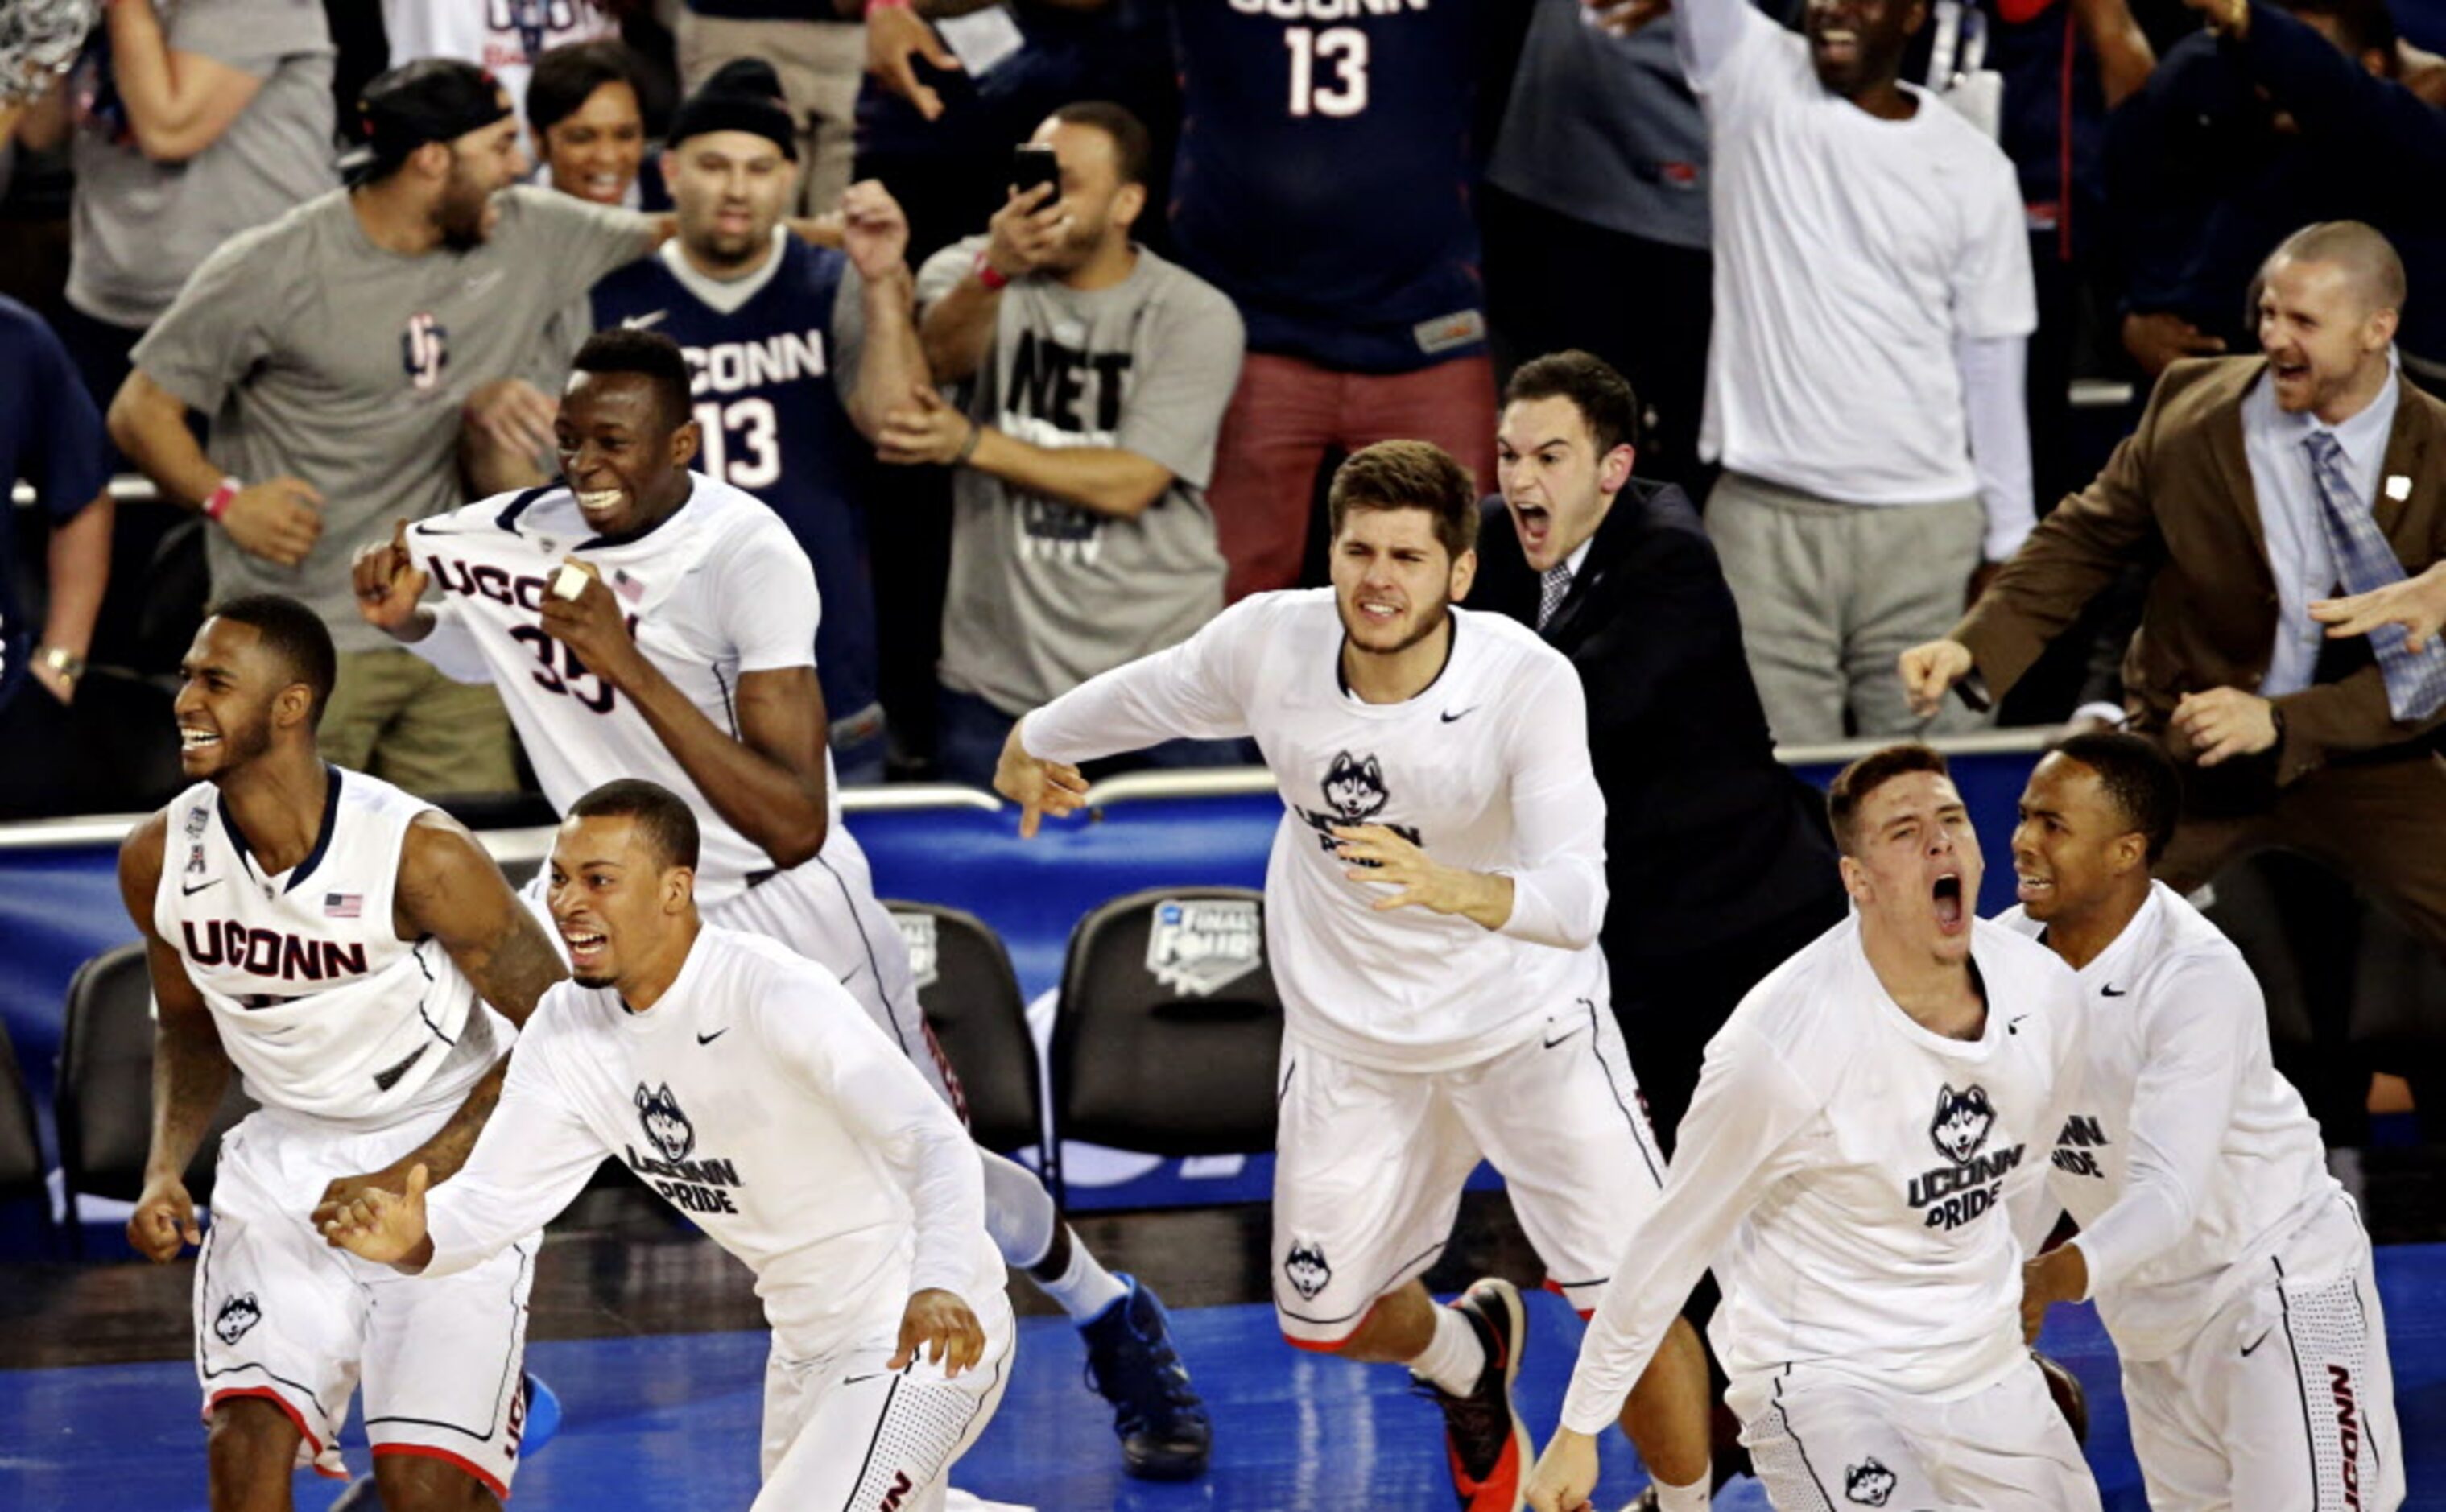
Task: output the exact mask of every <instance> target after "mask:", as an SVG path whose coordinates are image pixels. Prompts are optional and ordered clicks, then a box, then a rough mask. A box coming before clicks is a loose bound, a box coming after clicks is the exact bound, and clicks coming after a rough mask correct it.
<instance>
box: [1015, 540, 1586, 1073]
mask: <svg viewBox="0 0 2446 1512" xmlns="http://www.w3.org/2000/svg"><path fill="white" fill-rule="evenodd" d="M1452 615H1453V640H1452V655H1451V658H1450V660H1449V661H1448V662H1447V663H1446V664H1445V666H1444V669H1443V671H1442V672H1441V673H1439V675H1438V676H1437V678H1436V680H1435V681H1434V682H1433V683H1431V684H1429V685H1428V686H1427V688H1426V689H1425V690H1422V691H1421V692H1420V693H1419V694H1418V696H1416V697H1414V698H1411V699H1409V700H1407V701H1405V702H1403V703H1399V704H1368V703H1363V702H1361V701H1360V700H1359V699H1358V698H1356V697H1355V696H1353V695H1352V694H1351V693H1350V692H1349V691H1348V690H1345V688H1344V687H1343V686H1342V673H1341V654H1342V638H1343V632H1342V621H1341V618H1340V616H1339V614H1337V613H1336V611H1335V608H1334V601H1333V594H1332V591H1331V590H1329V589H1315V590H1309V591H1306V592H1296V593H1277V594H1259V595H1254V596H1251V597H1250V598H1246V599H1243V600H1242V601H1241V602H1239V603H1238V604H1235V605H1233V606H1232V608H1231V609H1229V610H1226V611H1225V612H1224V613H1223V614H1220V615H1218V616H1216V617H1215V618H1214V620H1212V621H1211V622H1209V623H1208V624H1207V625H1206V627H1205V628H1204V629H1202V630H1200V631H1199V632H1198V633H1196V634H1195V636H1193V637H1191V638H1190V639H1189V640H1187V641H1185V642H1183V643H1182V644H1180V645H1178V646H1175V647H1173V648H1172V649H1170V650H1168V651H1163V652H1157V653H1156V654H1155V655H1152V656H1148V657H1145V658H1142V659H1141V660H1138V661H1136V662H1133V663H1131V664H1130V665H1128V666H1126V667H1120V668H1116V669H1115V670H1114V671H1109V672H1106V673H1104V674H1103V675H1101V676H1100V677H1095V678H1092V679H1090V680H1089V681H1087V682H1085V683H1082V684H1081V685H1080V686H1079V687H1078V688H1075V689H1073V690H1070V691H1069V692H1067V693H1064V694H1063V696H1061V697H1060V698H1057V699H1055V700H1054V701H1053V702H1052V703H1050V704H1047V705H1045V706H1044V708H1043V709H1038V710H1036V711H1035V712H1034V713H1032V714H1029V715H1028V716H1027V718H1026V721H1025V725H1024V727H1023V730H1022V739H1023V741H1024V743H1025V746H1026V747H1027V750H1028V752H1029V753H1030V754H1031V755H1034V756H1038V757H1042V758H1047V759H1050V760H1054V761H1066V762H1079V761H1087V760H1091V759H1093V758H1095V757H1099V756H1108V755H1112V754H1114V753H1116V752H1120V751H1126V750H1135V749H1138V748H1139V747H1145V746H1152V745H1155V744H1157V742H1160V741H1165V740H1171V739H1175V738H1176V737H1181V736H1189V737H1195V738H1198V739H1226V738H1236V737H1239V736H1244V735H1253V736H1255V737H1256V741H1257V745H1258V747H1259V748H1260V749H1261V750H1263V752H1264V753H1265V759H1266V765H1268V766H1269V767H1270V768H1271V769H1272V771H1273V774H1274V781H1275V783H1276V784H1277V785H1278V786H1279V788H1280V790H1281V793H1282V799H1283V809H1284V812H1283V822H1282V826H1281V827H1280V828H1279V829H1277V830H1276V831H1275V832H1274V845H1273V851H1272V854H1271V855H1270V857H1269V859H1268V860H1267V863H1266V942H1267V947H1268V949H1269V951H1270V954H1271V955H1272V964H1273V972H1274V980H1275V984H1276V986H1277V987H1279V988H1280V990H1281V992H1282V997H1283V1005H1284V1009H1285V1013H1286V1017H1287V1020H1288V1023H1289V1028H1290V1030H1292V1032H1294V1033H1296V1034H1299V1035H1302V1036H1305V1037H1307V1038H1308V1039H1310V1040H1313V1041H1315V1042H1316V1043H1318V1044H1320V1045H1322V1046H1323V1047H1324V1048H1325V1049H1327V1050H1330V1051H1331V1052H1332V1053H1334V1054H1336V1055H1339V1056H1341V1057H1343V1058H1345V1059H1347V1060H1351V1061H1355V1062H1357V1063H1359V1064H1361V1065H1365V1066H1375V1067H1382V1068H1390V1069H1396V1070H1413V1071H1432V1070H1442V1069H1449V1068H1454V1067H1458V1066H1465V1065H1470V1064H1473V1063H1475V1062H1477V1061H1480V1060H1483V1059H1485V1058H1486V1057H1487V1056H1489V1055H1492V1054H1495V1053H1497V1052H1499V1051H1501V1050H1503V1049H1508V1048H1509V1047H1511V1046H1512V1045H1514V1044H1515V1043H1517V1042H1518V1041H1519V1040H1520V1039H1521V1038H1523V1037H1524V1036H1526V1035H1528V1034H1531V1033H1534V1032H1536V1030H1537V1029H1538V1027H1539V1026H1540V1025H1542V1024H1543V1023H1544V1022H1545V1015H1546V1014H1547V1013H1548V1012H1549V1011H1552V1008H1553V1007H1554V1006H1555V1005H1556V1004H1557V1003H1569V1002H1571V1000H1573V999H1575V998H1580V997H1588V998H1591V999H1594V1000H1596V1001H1599V1002H1603V1001H1604V1000H1605V994H1606V992H1607V982H1606V966H1605V957H1604V955H1603V954H1601V953H1600V952H1599V951H1598V950H1597V948H1596V938H1597V930H1598V927H1599V926H1600V925H1601V924H1602V923H1603V922H1604V921H1605V906H1606V879H1605V798H1604V795H1603V794H1602V793H1600V792H1599V791H1598V789H1597V783H1596V774H1595V772H1594V770H1593V769H1592V768H1591V766H1590V762H1589V740H1588V704H1587V700H1586V698H1585V696H1584V695H1583V694H1582V692H1581V690H1580V680H1579V676H1578V674H1577V673H1575V672H1574V671H1572V670H1571V662H1570V661H1569V660H1567V659H1566V658H1565V657H1564V656H1563V655H1562V653H1561V652H1557V651H1555V650H1554V649H1553V648H1552V647H1551V646H1548V645H1547V644H1546V643H1545V642H1544V641H1542V640H1540V639H1538V638H1537V636H1536V635H1535V633H1533V632H1531V631H1529V630H1528V629H1526V628H1524V627H1523V626H1521V625H1519V624H1516V623H1515V622H1514V621H1512V620H1510V619H1507V618H1504V617H1502V616H1501V615H1493V614H1471V613H1470V612H1469V611H1467V610H1462V609H1456V610H1454V611H1452ZM1355 824H1385V825H1389V826H1391V827H1393V828H1394V829H1396V830H1398V831H1400V832H1401V833H1402V834H1403V835H1404V836H1405V837H1407V838H1408V839H1409V840H1410V841H1412V842H1413V843H1415V844H1417V845H1419V846H1420V847H1421V849H1423V850H1424V851H1425V852H1426V853H1427V855H1428V856H1429V857H1430V858H1431V859H1433V860H1436V861H1438V862H1439V863H1441V864H1443V865H1447V866H1458V867H1462V868H1465V869H1467V870H1470V871H1478V872H1502V873H1506V874H1508V875H1509V876H1510V877H1511V879H1512V885H1513V903H1512V917H1510V918H1509V919H1507V920H1506V921H1505V923H1504V925H1503V928H1502V929H1501V930H1500V931H1499V932H1492V931H1489V930H1486V929H1484V928H1482V927H1481V926H1479V925H1477V924H1476V923H1473V922H1471V921H1470V920H1468V919H1466V918H1461V917H1454V916H1448V915H1442V914H1434V913H1430V912H1428V911H1427V910H1425V909H1423V908H1416V907H1412V908H1402V909H1395V910H1391V911H1389V912H1385V913H1378V912H1376V911H1375V910H1374V909H1373V907H1372V906H1371V905H1372V904H1373V903H1374V902H1375V900H1376V899H1377V898H1382V897H1383V896H1385V894H1386V891H1387V888H1386V887H1385V886H1384V885H1383V884H1377V883H1367V882H1353V881H1350V880H1348V879H1346V878H1345V876H1344V875H1343V874H1344V873H1345V871H1347V870H1348V869H1349V868H1350V866H1351V863H1350V862H1348V861H1345V860H1341V859H1339V858H1337V857H1336V856H1335V855H1334V854H1333V847H1334V845H1335V844H1336V843H1337V842H1336V841H1335V840H1334V838H1333V836H1332V834H1331V833H1330V829H1331V826H1334V825H1355Z"/></svg>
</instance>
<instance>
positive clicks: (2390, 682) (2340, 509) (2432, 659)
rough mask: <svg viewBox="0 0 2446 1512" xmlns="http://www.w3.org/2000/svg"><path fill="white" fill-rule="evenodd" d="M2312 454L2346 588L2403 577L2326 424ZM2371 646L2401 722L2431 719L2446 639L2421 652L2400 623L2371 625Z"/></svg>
mask: <svg viewBox="0 0 2446 1512" xmlns="http://www.w3.org/2000/svg"><path fill="white" fill-rule="evenodd" d="M2302 449H2303V450H2304V451H2305V452H2307V453H2309V455H2310V479H2311V481H2312V482H2315V483H2317V484H2318V485H2319V519H2320V520H2321V522H2322V523H2324V525H2325V526H2326V529H2327V547H2328V549H2329V550H2330V551H2332V552H2334V553H2335V556H2336V572H2337V576H2340V577H2342V578H2343V585H2344V591H2345V592H2346V593H2353V594H2365V593H2368V592H2370V591H2371V590H2372V589H2375V588H2383V587H2385V586H2386V585H2387V584H2389V583H2399V582H2401V581H2403V578H2404V572H2403V563H2402V561H2401V560H2399V558H2397V557H2396V555H2395V549H2394V548H2393V547H2391V546H2389V545H2388V544H2387V543H2386V537H2385V536H2384V535H2382V534H2381V533H2380V530H2379V528H2378V519H2377V517H2376V516H2374V515H2372V514H2371V513H2370V509H2369V506H2368V505H2367V504H2365V503H2363V502H2362V501H2361V499H2360V497H2359V496H2357V495H2356V494H2354V492H2353V485H2352V482H2351V480H2349V479H2347V478H2346V477H2345V476H2344V456H2343V447H2342V446H2340V445H2338V444H2336V438H2335V437H2334V436H2333V435H2331V434H2330V433H2328V432H2326V431H2324V430H2314V431H2312V432H2311V433H2310V434H2309V435H2308V436H2307V437H2305V438H2304V440H2303V442H2302ZM2369 639H2370V646H2371V649H2372V650H2374V651H2376V652H2378V667H2379V672H2380V675H2381V676H2383V677H2385V679H2386V705H2387V709H2388V711H2389V712H2391V713H2393V714H2394V715H2395V717H2396V719H2397V720H2398V722H2399V723H2404V724H2409V723H2411V722H2413V721H2415V720H2421V719H2427V718H2428V717H2429V716H2430V715H2432V714H2434V713H2436V712H2437V710H2438V709H2439V707H2440V706H2446V640H2439V639H2436V638H2433V639H2432V640H2431V641H2430V643H2429V649H2428V650H2427V651H2425V652H2420V653H2418V654H2415V653H2414V652H2411V651H2409V650H2407V649H2406V648H2405V646H2404V643H2403V642H2404V629H2403V627H2402V626H2401V625H2381V626H2380V627H2379V628H2378V629H2376V630H2374V631H2371V632H2370V635H2369Z"/></svg>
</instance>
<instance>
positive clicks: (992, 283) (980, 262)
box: [969, 247, 1010, 293]
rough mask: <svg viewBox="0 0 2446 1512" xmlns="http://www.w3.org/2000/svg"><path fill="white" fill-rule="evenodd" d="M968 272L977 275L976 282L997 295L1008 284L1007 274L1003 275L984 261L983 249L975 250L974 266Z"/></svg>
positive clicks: (999, 270)
mask: <svg viewBox="0 0 2446 1512" xmlns="http://www.w3.org/2000/svg"><path fill="white" fill-rule="evenodd" d="M969 272H970V273H972V274H976V275H977V282H979V283H981V284H983V285H985V286H986V287H987V288H988V289H991V290H994V291H995V292H997V293H999V292H1000V291H1001V290H1002V289H1003V287H1004V286H1005V285H1007V284H1008V283H1009V282H1010V275H1009V274H1006V273H1004V272H1003V271H1002V270H1001V269H999V268H996V267H995V266H994V265H993V264H992V263H990V262H988V261H987V260H986V252H985V249H984V248H983V247H980V248H978V249H977V260H976V263H975V264H974V266H972V267H970V268H969Z"/></svg>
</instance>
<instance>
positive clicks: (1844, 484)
mask: <svg viewBox="0 0 2446 1512" xmlns="http://www.w3.org/2000/svg"><path fill="white" fill-rule="evenodd" d="M1675 28H1676V29H1675V33H1674V35H1675V40H1676V43H1677V45H1678V46H1679V47H1680V49H1681V53H1682V62H1683V67H1684V70H1685V71H1686V72H1687V73H1688V74H1689V77H1690V83H1691V86H1692V87H1693V88H1694V89H1695V90H1697V92H1698V94H1699V98H1700V102H1701V104H1703V106H1704V107H1705V110H1706V115H1707V125H1708V132H1709V141H1710V144H1711V151H1712V153H1713V155H1714V156H1713V162H1714V167H1715V172H1714V175H1713V178H1712V180H1711V184H1712V187H1711V188H1710V190H1709V200H1708V203H1709V207H1710V209H1711V211H1712V212H1713V214H1714V217H1715V225H1716V273H1715V304H1716V326H1715V339H1714V341H1713V342H1712V343H1710V345H1709V347H1708V351H1707V403H1706V411H1705V416H1704V420H1703V425H1702V430H1701V437H1700V449H1701V451H1702V453H1703V455H1705V456H1707V457H1709V458H1715V459H1720V460H1722V463H1723V464H1724V465H1725V466H1726V467H1729V468H1732V469H1734V470H1736V471H1739V472H1744V473H1748V474H1751V475H1753V476H1755V477H1759V478H1763V479H1766V480H1767V481H1769V482H1777V483H1781V484H1783V485H1785V486H1786V487H1790V488H1798V489H1802V490H1805V491H1806V492H1809V493H1812V494H1816V495H1818V496H1820V497H1822V498H1827V499H1835V500H1841V501H1845V502H1848V503H1859V504H1925V503H1935V502H1940V501H1946V500H1953V499H1966V498H1968V497H1970V496H1971V495H1972V494H1973V493H1974V492H1976V491H1979V485H1980V482H1981V480H1980V477H1979V473H1978V471H1977V470H1974V467H1973V463H1972V457H1971V445H1970V435H1969V432H1968V430H1967V426H1966V419H1965V393H1964V381H1963V375H1962V371H1961V367H1960V359H1959V353H1958V349H1959V348H1960V346H1961V345H1962V344H1963V343H1964V342H1974V343H1975V342H1980V341H1984V340H1989V339H1993V338H2012V337H2025V336H2027V335H2028V334H2029V333H2030V331H2033V330H2035V329H2037V326H2038V305H2037V299H2036V296H2035V294H2034V293H2033V290H2032V284H2031V276H2030V257H2029V245H2028V233H2027V230H2026V229H2025V226H2024V223H2023V209H2022V195H2021V190H2020V187H2019V185H2018V184H2017V182H2016V181H2015V179H2014V176H2013V165H2012V163H2011V161H2009V160H2008V159H2006V158H2005V156H2004V152H2003V151H2002V150H2000V149H1999V148H1998V147H1997V145H1996V143H1995V142H1991V141H1989V140H1988V139H1987V137H1986V136H1985V134H1983V133H1982V132H1981V131H1980V130H1979V128H1978V127H1976V126H1974V125H1972V124H1971V123H1969V122H1968V121H1966V120H1965V119H1964V118H1963V117H1962V116H1961V115H1960V114H1959V113H1957V112H1956V111H1954V110H1952V109H1951V108H1949V107H1947V105H1945V104H1943V103H1942V102H1940V101H1939V100H1937V98H1936V97H1935V96H1933V95H1931V94H1929V93H1928V92H1927V91H1925V90H1922V89H1918V88H1916V87H1914V86H1912V85H1904V87H1905V88H1906V89H1908V90H1910V93H1911V95H1912V97H1913V98H1914V99H1916V100H1917V101H1918V102H1919V109H1918V111H1917V113H1916V114H1914V115H1913V116H1912V117H1911V118H1910V119H1909V120H1907V121H1884V120H1880V119H1878V118H1877V117H1874V116H1872V115H1870V114H1869V113H1868V112H1867V111H1865V110H1862V109H1860V108H1859V107H1858V106H1856V105H1853V104H1851V103H1850V102H1849V101H1847V100H1845V99H1843V98H1842V97H1841V96H1839V95H1835V94H1833V93H1830V92H1829V91H1828V90H1827V89H1826V88H1825V86H1824V85H1820V84H1819V83H1818V82H1817V76H1816V71H1815V70H1814V69H1813V68H1812V67H1811V66H1810V62H1809V48H1808V44H1807V42H1806V41H1805V40H1803V39H1802V38H1801V37H1799V36H1797V35H1795V34H1794V33H1792V32H1789V31H1786V30H1784V29H1783V28H1781V27H1778V26H1777V25H1776V24H1775V23H1774V22H1773V21H1771V20H1769V19H1767V18H1766V17H1765V16H1763V15H1761V14H1759V12H1758V11H1757V10H1756V9H1752V7H1751V5H1750V4H1749V0H1682V3H1681V4H1680V5H1679V6H1677V8H1676V10H1675ZM2011 355H2012V356H2013V357H2014V358H2016V359H2017V358H2018V356H2019V352H2018V350H2015V351H2013V352H2012V353H2011ZM2008 376H2009V378H2010V379H2011V380H2012V392H2013V394H2014V395H2015V396H2016V397H2014V398H2012V399H2011V401H2010V403H2011V406H2013V407H2014V408H2016V409H2018V406H2019V399H2018V397H2017V396H2018V392H2019V383H2018V379H2019V373H2018V372H2014V373H2011V374H2009V375H2008ZM2014 418H2015V420H2016V422H2017V423H2018V416H2015V417H2014ZM2004 430H2005V431H2006V432H2007V433H2008V436H2007V438H2006V439H2005V440H2000V441H1997V442H1991V443H1990V446H1991V449H1996V450H2004V449H2007V442H2008V440H2009V434H2010V433H2011V432H2012V430H2013V427H2012V426H2011V425H2006V426H2004ZM1991 460H1995V461H1999V462H2005V463H2009V462H2010V461H2011V460H2012V459H2008V458H1996V459H1991ZM2018 461H2019V466H2020V476H2019V479H2018V482H2006V481H2004V480H2001V479H2000V480H1997V486H1998V487H2000V488H2004V489H2007V490H2008V491H2009V489H2010V488H2012V487H2016V486H2017V487H2018V491H2019V492H2018V500H2017V501H2013V502H2011V503H2010V504H2003V502H2002V501H2000V500H1998V499H1996V498H1993V497H1991V498H1990V499H1989V500H1988V508H1989V512H1990V514H1991V516H1995V515H1998V514H1999V513H2000V512H2010V513H2017V514H2018V517H2019V518H2018V520H2000V519H1991V520H1990V529H1989V532H1988V554H1989V557H1990V558H1991V559H1997V553H1998V550H1999V548H2000V546H2001V548H2002V551H2003V553H2004V555H2010V553H2011V550H2012V547H2013V546H2014V545H2017V544H2018V543H2019V540H2020V538H2021V536H2022V535H2024V534H2026V533H2027V531H2028V529H2029V514H2030V502H2029V478H2028V454H2027V440H2026V435H2025V434H2024V435H2023V439H2022V440H2021V442H2020V455H2019V459H2018ZM2000 506H2001V509H2000Z"/></svg>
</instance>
